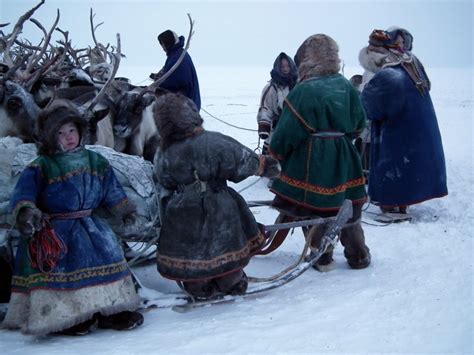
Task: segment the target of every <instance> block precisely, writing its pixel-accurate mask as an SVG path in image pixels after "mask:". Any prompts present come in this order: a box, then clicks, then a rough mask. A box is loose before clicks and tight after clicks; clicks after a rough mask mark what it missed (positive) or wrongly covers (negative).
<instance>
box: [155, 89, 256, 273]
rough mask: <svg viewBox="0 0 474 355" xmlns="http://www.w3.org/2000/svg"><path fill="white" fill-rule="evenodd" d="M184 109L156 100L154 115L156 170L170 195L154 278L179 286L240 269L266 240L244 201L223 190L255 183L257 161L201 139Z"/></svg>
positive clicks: (216, 140) (207, 136)
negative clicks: (158, 146) (248, 181)
mask: <svg viewBox="0 0 474 355" xmlns="http://www.w3.org/2000/svg"><path fill="white" fill-rule="evenodd" d="M189 101H190V100H189V99H187V98H184V96H182V95H176V94H166V95H164V96H163V97H160V98H159V99H158V100H157V105H156V107H157V108H156V111H155V117H156V120H157V125H158V127H159V130H160V134H161V139H162V148H161V149H160V150H159V151H158V152H157V154H156V155H155V162H154V164H155V170H156V173H157V176H158V179H159V182H160V183H161V185H162V186H163V187H164V188H165V189H167V190H168V195H167V196H166V197H165V198H164V199H163V204H162V207H163V213H162V216H163V221H162V229H161V235H160V243H159V246H158V252H157V256H158V259H157V262H158V270H159V272H160V273H161V274H162V275H163V276H164V277H167V278H170V279H176V280H182V281H192V280H202V279H211V278H214V277H217V276H220V275H224V274H227V273H230V272H232V271H236V270H239V269H241V268H243V267H244V266H246V265H247V263H248V262H249V259H250V257H251V256H252V255H253V254H254V253H255V252H256V251H258V250H259V249H260V247H261V246H262V243H263V239H264V238H263V235H262V233H261V232H260V230H259V227H258V225H257V222H256V221H255V218H254V216H253V214H252V212H251V211H250V210H249V208H248V207H247V204H246V202H245V200H244V199H243V198H242V196H240V195H239V194H238V193H237V192H236V191H235V190H234V189H232V188H230V187H229V186H227V181H232V182H236V183H237V182H240V181H242V180H244V179H245V178H247V177H249V176H251V175H254V174H255V173H256V171H257V169H258V166H259V158H258V155H257V154H255V153H254V152H253V151H252V150H251V149H249V148H247V147H245V146H243V145H242V144H240V143H239V142H237V141H236V140H235V139H233V138H231V137H228V136H226V135H223V134H220V133H217V132H209V131H205V130H204V129H203V128H202V127H201V123H202V119H201V117H200V116H199V114H198V112H197V110H196V107H195V106H194V105H193V104H190V103H189ZM165 103H166V104H165Z"/></svg>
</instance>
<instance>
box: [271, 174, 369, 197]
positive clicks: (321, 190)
mask: <svg viewBox="0 0 474 355" xmlns="http://www.w3.org/2000/svg"><path fill="white" fill-rule="evenodd" d="M279 179H280V180H281V181H283V182H284V183H286V184H288V185H290V186H293V187H296V188H299V189H302V190H304V191H310V192H314V193H317V194H320V195H336V194H338V193H341V192H344V191H346V190H347V189H348V188H352V187H357V186H361V185H364V184H365V179H364V177H363V176H361V177H360V178H357V179H353V180H349V181H346V182H345V183H344V184H341V185H339V186H335V187H322V186H318V185H313V184H310V183H308V182H304V181H301V180H297V179H293V178H291V177H289V176H287V175H284V174H281V175H280V177H279Z"/></svg>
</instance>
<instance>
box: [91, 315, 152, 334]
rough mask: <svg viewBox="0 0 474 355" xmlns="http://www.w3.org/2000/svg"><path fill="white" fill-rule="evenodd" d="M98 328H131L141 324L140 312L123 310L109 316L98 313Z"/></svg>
mask: <svg viewBox="0 0 474 355" xmlns="http://www.w3.org/2000/svg"><path fill="white" fill-rule="evenodd" d="M97 318H98V320H99V324H98V325H99V328H102V329H114V330H131V329H134V328H136V327H138V326H140V325H142V324H143V315H142V314H141V313H140V312H131V311H124V312H120V313H116V314H112V315H110V316H104V315H102V314H98V316H97Z"/></svg>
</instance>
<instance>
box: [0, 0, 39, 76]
mask: <svg viewBox="0 0 474 355" xmlns="http://www.w3.org/2000/svg"><path fill="white" fill-rule="evenodd" d="M44 1H45V0H41V1H40V3H39V4H38V5H36V6H35V7H33V8H32V9H31V10H29V11H27V12H25V14H23V15H22V16H20V18H19V19H18V21H17V23H16V24H15V27H13V32H12V33H11V34H10V35H8V36H6V40H5V54H4V60H5V62H6V63H5V64H6V65H8V66H9V67H11V66H13V65H14V64H15V63H14V62H13V59H12V57H11V55H10V48H11V46H12V44H13V43H14V42H15V40H16V38H17V37H18V35H19V34H20V32H21V30H22V29H23V24H24V23H25V21H26V20H28V19H29V18H30V17H31V16H32V15H33V13H34V12H35V11H36V10H37V9H38V8H39V7H40V6H41V5H43V4H44ZM2 26H3V25H2Z"/></svg>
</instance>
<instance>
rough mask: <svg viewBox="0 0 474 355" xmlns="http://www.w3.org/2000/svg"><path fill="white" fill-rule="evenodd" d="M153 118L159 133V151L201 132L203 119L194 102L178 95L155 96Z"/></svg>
mask: <svg viewBox="0 0 474 355" xmlns="http://www.w3.org/2000/svg"><path fill="white" fill-rule="evenodd" d="M153 117H154V119H155V123H156V127H157V128H158V132H159V133H160V138H161V142H160V145H161V149H163V150H166V149H167V148H168V147H169V146H170V145H172V144H173V143H175V142H179V141H182V140H184V139H186V138H188V137H192V136H193V135H195V134H198V133H200V132H202V130H203V128H202V123H203V119H202V118H201V116H200V115H199V111H198V109H197V107H196V105H195V104H194V102H193V101H192V100H191V99H189V98H187V97H186V96H184V95H182V94H179V93H171V92H167V93H165V94H157V98H156V102H155V107H154V109H153Z"/></svg>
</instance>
